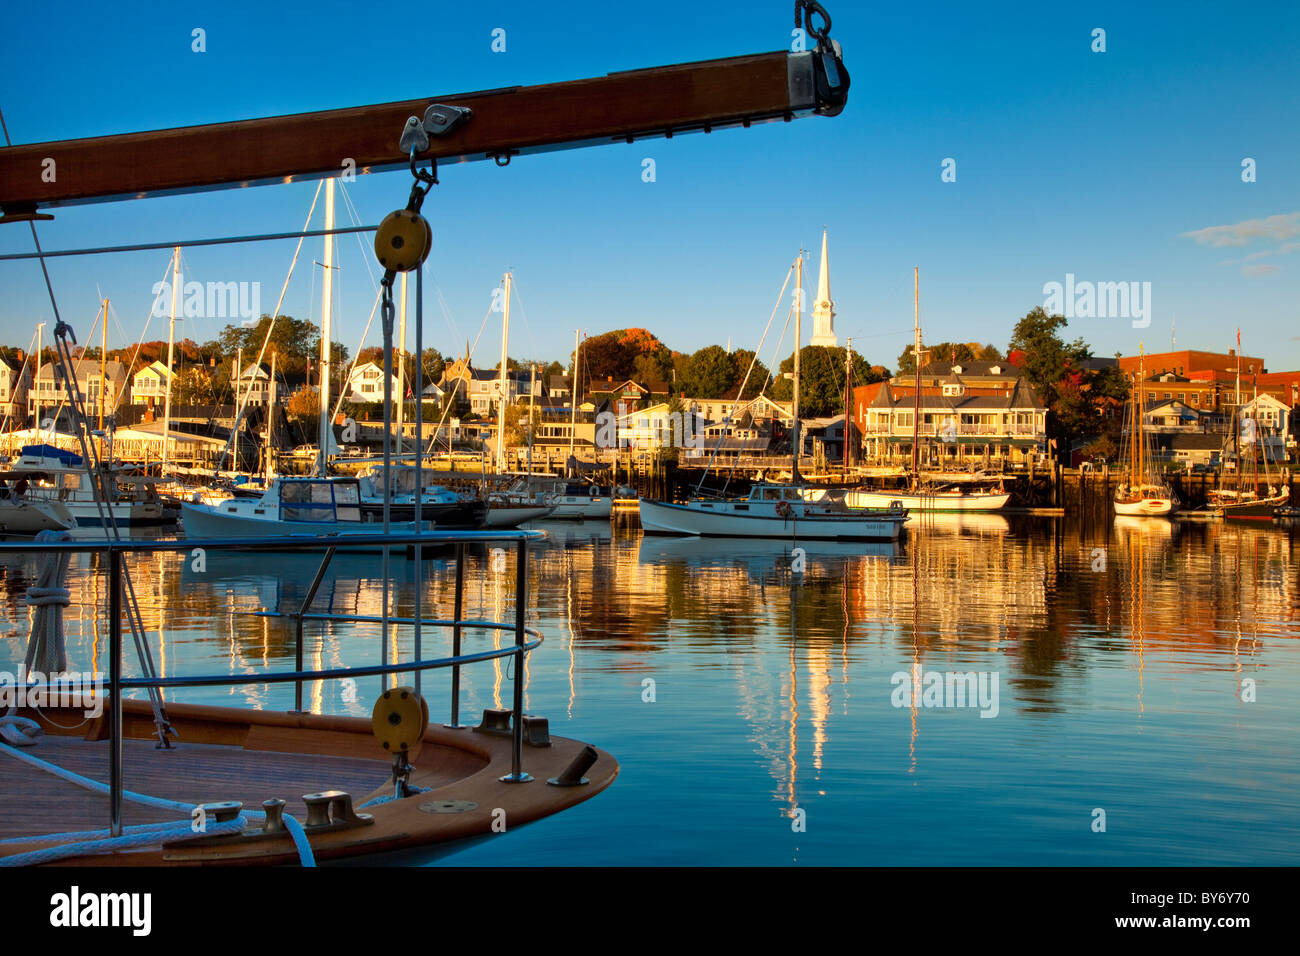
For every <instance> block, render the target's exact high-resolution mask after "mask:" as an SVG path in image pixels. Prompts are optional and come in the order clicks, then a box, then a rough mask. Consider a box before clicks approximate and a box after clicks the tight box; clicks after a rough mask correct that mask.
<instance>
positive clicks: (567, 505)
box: [551, 495, 614, 521]
mask: <svg viewBox="0 0 1300 956" xmlns="http://www.w3.org/2000/svg"><path fill="white" fill-rule="evenodd" d="M554 501H555V511H554V512H553V513H552V514H551V517H552V518H570V519H573V520H577V521H583V520H586V519H588V518H591V519H594V520H600V519H606V520H607V519H609V517H610V516H611V515H613V513H614V499H613V498H586V497H583V496H582V495H558V496H557V497H556V498H555V499H554Z"/></svg>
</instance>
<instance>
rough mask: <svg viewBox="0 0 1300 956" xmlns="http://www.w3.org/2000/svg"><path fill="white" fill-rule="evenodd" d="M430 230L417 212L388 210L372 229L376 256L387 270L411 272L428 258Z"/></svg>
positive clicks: (430, 242)
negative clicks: (377, 226)
mask: <svg viewBox="0 0 1300 956" xmlns="http://www.w3.org/2000/svg"><path fill="white" fill-rule="evenodd" d="M432 247H433V229H432V228H431V227H430V226H429V221H428V220H427V219H425V218H424V217H423V216H421V215H420V214H419V213H418V212H412V211H411V210H409V209H398V210H397V211H396V212H390V213H389V214H388V215H387V216H385V217H384V221H383V222H381V223H380V224H379V229H378V230H377V231H376V232H375V255H376V256H377V257H378V259H379V264H380V265H381V266H383V267H384V268H385V269H387V270H389V271H390V272H410V271H411V270H412V269H415V268H418V267H419V266H420V264H421V263H423V262H424V260H425V259H427V258H428V257H429V250H430V249H431V248H432Z"/></svg>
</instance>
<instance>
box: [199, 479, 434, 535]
mask: <svg viewBox="0 0 1300 956" xmlns="http://www.w3.org/2000/svg"><path fill="white" fill-rule="evenodd" d="M181 521H182V527H183V528H184V531H185V536H186V537H189V538H275V537H282V536H286V535H314V536H324V535H357V534H363V535H373V534H377V533H379V532H380V531H381V530H382V528H383V525H382V524H381V523H380V521H379V520H378V519H376V518H375V517H374V516H373V515H369V516H367V515H366V514H364V513H363V511H362V508H361V483H360V481H359V480H358V479H356V478H339V477H333V478H289V477H281V478H276V479H275V480H274V481H272V482H271V487H269V488H268V489H267V490H266V492H265V493H263V495H262V496H261V497H260V498H256V499H250V498H231V499H229V500H227V501H223V502H221V503H219V504H215V505H207V504H201V503H197V502H185V503H183V504H182V505H181ZM423 524H424V528H425V530H430V529H432V528H433V522H432V521H425V522H423ZM388 530H389V532H390V533H392V534H411V533H413V532H415V531H416V528H415V525H414V522H402V521H392V522H390V524H389V529H388Z"/></svg>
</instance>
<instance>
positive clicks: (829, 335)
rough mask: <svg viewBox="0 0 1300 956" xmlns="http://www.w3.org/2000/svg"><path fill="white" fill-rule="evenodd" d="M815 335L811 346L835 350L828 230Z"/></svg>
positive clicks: (815, 310) (814, 327) (815, 313)
mask: <svg viewBox="0 0 1300 956" xmlns="http://www.w3.org/2000/svg"><path fill="white" fill-rule="evenodd" d="M812 319H813V335H812V341H811V343H809V344H811V345H824V346H826V347H827V348H835V347H836V346H837V345H839V340H838V339H836V337H835V303H834V302H832V301H831V267H830V258H829V256H828V255H827V252H826V230H825V229H823V230H822V264H821V270H820V271H819V272H818V273H817V300H816V302H814V303H813V314H812Z"/></svg>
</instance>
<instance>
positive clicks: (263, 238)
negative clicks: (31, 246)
mask: <svg viewBox="0 0 1300 956" xmlns="http://www.w3.org/2000/svg"><path fill="white" fill-rule="evenodd" d="M32 228H33V230H35V228H36V227H35V225H34V224H33V225H32ZM378 228H379V227H378V226H349V227H345V228H341V229H313V230H310V231H304V232H266V233H259V234H256V235H251V236H219V237H217V238H214V239H180V240H173V241H171V242H137V243H133V244H131V245H127V246H92V247H90V248H87V249H52V250H50V251H48V252H42V251H39V250H38V251H37V252H11V253H5V254H4V255H0V262H4V261H10V260H14V259H54V258H57V257H59V256H98V255H103V254H105V253H110V252H146V251H148V250H150V249H171V248H172V247H174V246H181V247H189V246H224V245H229V244H231V243H237V242H272V241H275V240H279V239H298V240H302V239H312V238H316V237H319V236H339V235H346V234H348V233H352V232H374V231H375V230H376V229H378Z"/></svg>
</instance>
